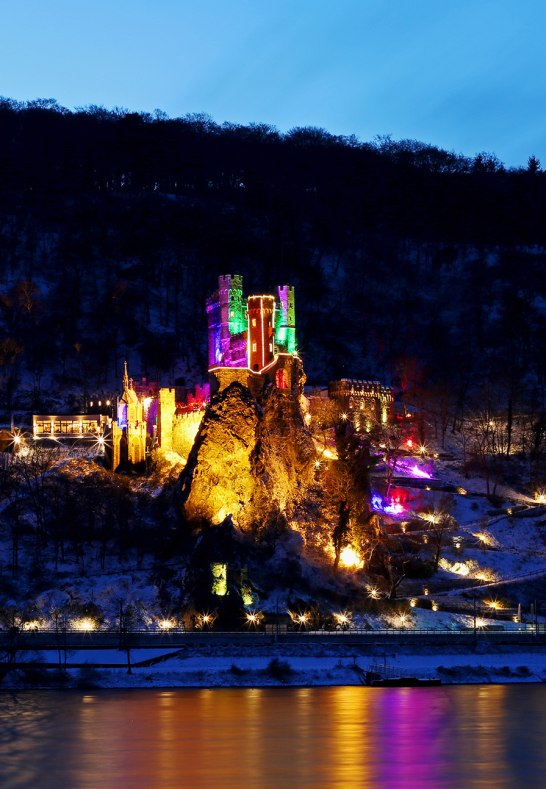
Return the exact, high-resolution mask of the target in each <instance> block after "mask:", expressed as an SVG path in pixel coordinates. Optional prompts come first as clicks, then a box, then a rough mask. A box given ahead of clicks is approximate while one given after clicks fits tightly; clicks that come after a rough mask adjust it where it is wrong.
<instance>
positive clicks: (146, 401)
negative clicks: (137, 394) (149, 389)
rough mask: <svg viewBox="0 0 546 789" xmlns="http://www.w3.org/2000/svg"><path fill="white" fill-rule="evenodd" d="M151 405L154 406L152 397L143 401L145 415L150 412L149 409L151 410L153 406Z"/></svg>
mask: <svg viewBox="0 0 546 789" xmlns="http://www.w3.org/2000/svg"><path fill="white" fill-rule="evenodd" d="M151 404H152V398H151V397H145V398H144V399H143V401H142V405H143V406H144V412H145V413H147V412H148V409H149V407H150V406H151Z"/></svg>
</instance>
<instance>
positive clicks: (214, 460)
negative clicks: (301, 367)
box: [181, 382, 315, 529]
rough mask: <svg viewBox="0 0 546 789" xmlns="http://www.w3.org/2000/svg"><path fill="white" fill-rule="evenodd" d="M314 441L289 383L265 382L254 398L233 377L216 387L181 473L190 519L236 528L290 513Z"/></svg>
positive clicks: (308, 471) (308, 475) (301, 491)
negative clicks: (286, 386) (278, 385)
mask: <svg viewBox="0 0 546 789" xmlns="http://www.w3.org/2000/svg"><path fill="white" fill-rule="evenodd" d="M314 458H315V449H314V444H313V440H312V438H311V435H310V433H309V432H308V430H307V428H306V426H305V422H304V419H303V415H302V412H301V409H300V405H299V401H298V398H297V397H296V396H295V395H294V394H293V393H292V392H291V391H289V390H279V389H277V388H275V387H274V386H268V387H267V388H266V389H265V391H264V392H263V394H262V395H261V396H260V397H259V398H255V397H254V396H253V395H252V394H251V393H250V391H249V390H248V389H247V388H246V387H245V386H243V385H242V384H240V383H238V382H234V383H232V384H230V385H229V386H228V387H227V388H226V389H224V390H223V391H221V392H220V393H219V394H218V395H216V396H215V397H214V398H213V400H212V402H211V404H210V407H209V409H208V411H207V412H206V414H205V416H204V418H203V421H202V423H201V426H200V429H199V432H198V434H197V437H196V440H195V443H194V446H193V448H192V451H191V453H190V455H189V457H188V463H187V465H186V468H185V470H184V472H183V474H182V477H181V490H182V503H183V504H182V506H183V510H184V515H185V517H186V518H187V519H188V520H189V521H200V520H205V521H208V522H211V523H213V524H218V523H221V522H222V521H223V520H224V518H225V517H226V516H227V515H231V516H232V518H233V521H234V522H235V523H236V524H237V525H238V526H239V527H240V528H242V529H248V528H250V527H252V526H259V525H260V524H261V523H264V522H266V521H267V520H268V518H270V516H271V515H272V514H274V513H279V512H282V513H284V514H285V515H286V516H287V518H290V517H291V515H292V513H293V510H294V508H295V507H296V506H297V505H298V504H299V502H300V501H301V499H302V497H303V496H304V495H305V492H306V490H307V487H308V485H309V484H310V483H311V481H312V476H313V468H314Z"/></svg>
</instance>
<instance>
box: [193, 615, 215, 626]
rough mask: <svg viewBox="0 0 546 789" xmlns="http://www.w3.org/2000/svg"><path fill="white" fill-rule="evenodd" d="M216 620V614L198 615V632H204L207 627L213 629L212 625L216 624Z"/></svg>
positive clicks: (196, 617)
mask: <svg viewBox="0 0 546 789" xmlns="http://www.w3.org/2000/svg"><path fill="white" fill-rule="evenodd" d="M215 619H216V614H209V613H208V612H204V613H202V614H196V616H195V627H196V628H197V629H198V630H203V629H204V628H206V627H211V625H213V624H214V620H215Z"/></svg>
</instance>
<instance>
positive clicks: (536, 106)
mask: <svg viewBox="0 0 546 789" xmlns="http://www.w3.org/2000/svg"><path fill="white" fill-rule="evenodd" d="M0 20H1V23H0V95H4V96H7V97H10V98H14V99H20V100H28V99H34V98H37V97H40V98H56V99H57V100H58V101H59V103H60V104H62V105H64V106H65V107H69V108H70V109H72V108H74V107H76V106H84V105H87V104H101V105H104V106H105V107H108V108H110V107H114V106H118V107H125V108H127V109H130V110H146V111H152V110H154V109H155V108H159V109H162V110H164V111H165V112H166V113H167V114H168V115H170V116H172V117H176V116H180V115H185V114H186V113H188V112H207V113H209V114H210V115H212V117H213V118H214V120H216V121H218V122H222V121H225V120H228V121H233V122H240V123H249V122H252V121H255V122H265V123H271V124H273V125H275V126H277V127H278V128H279V129H280V130H281V131H287V130H288V129H290V128H292V127H294V126H321V127H323V128H325V129H327V130H328V131H330V132H332V133H336V134H355V135H356V136H357V137H359V138H360V139H361V140H371V139H372V138H373V137H374V136H375V135H377V134H391V135H392V136H393V137H394V138H395V139H402V138H413V139H418V140H421V141H422V142H430V143H433V144H435V145H438V146H439V147H441V148H446V149H448V150H455V151H456V152H458V153H464V154H467V155H473V154H475V153H477V152H480V151H488V152H491V153H495V154H497V156H498V157H499V158H500V159H501V160H502V161H504V162H505V164H507V165H513V166H518V165H525V164H526V162H527V158H528V157H529V155H530V154H535V155H536V156H538V157H539V158H540V159H541V161H542V164H543V166H546V43H545V35H546V32H545V31H546V0H0Z"/></svg>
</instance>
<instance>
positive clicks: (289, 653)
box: [3, 646, 546, 689]
mask: <svg viewBox="0 0 546 789" xmlns="http://www.w3.org/2000/svg"><path fill="white" fill-rule="evenodd" d="M262 651H263V650H262ZM329 651H332V652H334V654H325V653H326V652H329ZM361 651H362V650H361ZM151 652H153V653H154V657H155V658H156V659H157V658H158V657H159V655H158V651H157V650H132V654H131V663H132V667H131V673H130V674H129V673H128V672H127V662H126V661H127V657H126V654H125V653H124V652H117V651H113V650H112V651H105V650H97V651H96V652H88V653H85V654H81V653H71V654H70V655H69V659H68V664H67V673H68V676H69V684H71V685H76V686H79V687H99V688H100V687H104V688H122V687H123V688H143V687H228V686H231V687H235V686H243V687H260V686H271V685H297V686H309V687H311V686H319V685H360V684H364V681H365V679H364V678H365V673H366V671H368V670H375V671H378V672H379V673H381V674H383V673H384V674H385V675H388V676H415V677H420V678H436V679H441V680H442V682H443V683H445V684H462V683H479V684H482V683H501V682H544V681H546V654H545V651H544V649H541V650H532V649H527V650H523V649H516V648H514V649H510V648H505V649H502V650H500V649H497V650H488V651H487V653H483V652H480V651H464V650H458V651H457V650H455V649H453V650H450V649H446V650H445V651H443V652H442V651H441V650H439V649H433V650H430V651H429V652H428V653H425V652H423V650H418V651H416V650H415V649H414V650H412V651H404V652H400V651H397V652H393V649H392V647H389V648H388V649H387V650H383V651H381V650H375V652H376V654H371V653H370V650H369V649H368V650H366V654H358V649H357V650H355V648H354V647H352V648H351V650H350V654H349V653H348V651H343V650H342V651H340V650H328V649H327V648H326V649H325V648H321V649H317V651H316V654H314V655H301V654H294V653H293V652H294V650H293V649H291V650H290V649H283V648H282V646H279V647H274V648H271V649H269V650H268V651H267V654H259V653H258V650H257V651H256V653H255V654H253V650H250V651H249V650H248V649H245V650H244V652H245V654H244V655H241V654H236V655H233V654H217V655H204V654H199V655H191V656H185V655H182V654H180V650H178V651H175V652H169V651H167V652H164V653H163V654H164V657H165V659H164V660H162V661H161V662H158V663H156V664H155V665H153V666H143V665H139V663H141V662H142V661H146V660H149V659H150V657H151V654H150V653H151ZM336 652H337V654H336ZM114 654H115V655H116V659H115V660H114V657H113V656H114ZM113 663H116V664H117V665H118V666H119V667H118V668H112V667H109V668H99V667H97V666H100V665H101V664H102V665H105V664H106V665H108V666H112V664H113ZM44 684H45V685H46V686H48V684H49V683H47V682H45V683H44ZM39 685H40V683H39V682H38V685H36V681H35V683H34V687H36V686H39ZM21 686H24V679H23V677H22V675H21V672H19V671H17V670H15V671H12V672H10V673H8V674H7V675H6V677H5V679H4V685H3V687H4V688H6V689H8V688H10V687H21Z"/></svg>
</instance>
